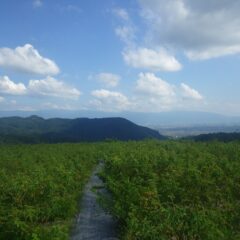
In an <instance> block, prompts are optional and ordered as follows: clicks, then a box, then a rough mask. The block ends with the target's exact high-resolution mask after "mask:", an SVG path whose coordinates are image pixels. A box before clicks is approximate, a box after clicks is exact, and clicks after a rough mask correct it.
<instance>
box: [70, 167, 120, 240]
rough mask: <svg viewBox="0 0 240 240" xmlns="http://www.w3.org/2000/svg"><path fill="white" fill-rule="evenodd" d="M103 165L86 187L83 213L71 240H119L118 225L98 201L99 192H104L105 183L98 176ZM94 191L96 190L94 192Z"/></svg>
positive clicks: (82, 206) (97, 169)
mask: <svg viewBox="0 0 240 240" xmlns="http://www.w3.org/2000/svg"><path fill="white" fill-rule="evenodd" d="M102 167H103V164H102V163H100V164H99V165H98V166H97V168H96V169H95V170H94V172H93V174H92V176H91V178H90V180H89V182H88V184H87V185H86V187H85V190H84V193H83V198H82V202H81V212H80V214H79V215H78V218H77V223H76V227H75V229H74V232H73V234H72V237H71V240H83V239H84V240H90V239H91V240H117V239H118V238H117V237H116V235H117V234H116V223H115V221H114V219H113V218H112V216H111V215H109V214H108V213H106V212H105V211H104V210H103V208H102V207H101V206H100V205H99V203H98V201H97V192H99V191H101V192H104V191H105V189H104V188H102V187H103V186H104V185H103V182H102V180H101V179H100V178H99V177H98V176H97V173H98V172H99V171H100V170H101V168H102ZM93 189H95V190H94V191H93Z"/></svg>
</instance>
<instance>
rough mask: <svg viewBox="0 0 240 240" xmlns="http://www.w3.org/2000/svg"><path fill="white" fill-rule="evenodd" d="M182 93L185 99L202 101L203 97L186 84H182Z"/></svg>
mask: <svg viewBox="0 0 240 240" xmlns="http://www.w3.org/2000/svg"><path fill="white" fill-rule="evenodd" d="M181 91H182V95H183V97H184V98H190V99H194V100H202V99H203V96H202V95H201V94H200V93H199V92H198V91H197V90H195V89H193V88H191V87H189V86H188V85H187V84H185V83H181Z"/></svg>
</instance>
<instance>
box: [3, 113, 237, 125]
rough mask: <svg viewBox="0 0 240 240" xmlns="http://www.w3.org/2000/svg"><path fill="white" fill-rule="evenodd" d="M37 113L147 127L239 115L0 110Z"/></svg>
mask: <svg viewBox="0 0 240 240" xmlns="http://www.w3.org/2000/svg"><path fill="white" fill-rule="evenodd" d="M33 114H34V115H38V116H41V117H44V118H53V117H60V118H70V119H73V118H79V117H81V118H82V117H88V118H106V117H107V118H109V117H111V118H112V117H122V118H126V119H128V120H130V121H132V122H134V123H136V124H140V125H142V126H148V127H154V128H157V129H158V128H159V127H189V126H209V125H210V126H216V125H217V126H219V125H240V117H234V116H225V115H221V114H216V113H209V112H196V111H169V112H159V113H140V112H101V111H88V110H81V111H67V110H66V111H64V110H51V111H50V110H49V111H47V110H44V111H36V112H34V111H33V112H24V111H12V112H11V111H0V117H6V116H21V117H27V116H29V115H33Z"/></svg>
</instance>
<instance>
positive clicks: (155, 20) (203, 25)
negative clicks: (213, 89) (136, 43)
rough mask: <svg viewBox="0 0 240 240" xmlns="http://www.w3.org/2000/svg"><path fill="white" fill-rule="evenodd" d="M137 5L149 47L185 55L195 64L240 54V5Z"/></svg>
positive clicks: (181, 1)
mask: <svg viewBox="0 0 240 240" xmlns="http://www.w3.org/2000/svg"><path fill="white" fill-rule="evenodd" d="M138 1H139V3H140V6H141V9H142V10H141V16H142V17H143V18H144V19H145V21H146V23H147V24H148V32H147V34H146V39H148V42H149V44H152V45H156V46H168V47H170V48H173V49H175V50H177V51H183V52H185V54H186V55H187V56H188V57H189V58H190V59H194V60H197V59H200V60H202V59H209V58H214V57H219V56H224V55H229V54H236V53H240V34H239V32H240V18H239V11H240V2H239V1H235V0H228V1H225V0H219V1H216V0H209V1H202V0H194V1H192V0H168V1H166V0H138ZM223 35H224V36H223Z"/></svg>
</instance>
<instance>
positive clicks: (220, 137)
mask: <svg viewBox="0 0 240 240" xmlns="http://www.w3.org/2000/svg"><path fill="white" fill-rule="evenodd" d="M192 138H193V139H194V140H195V141H201V142H205V141H221V142H231V141H239V140H240V133H237V132H233V133H223V132H220V133H209V134H200V135H198V136H195V137H192Z"/></svg>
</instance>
